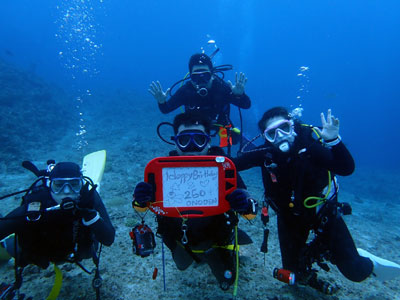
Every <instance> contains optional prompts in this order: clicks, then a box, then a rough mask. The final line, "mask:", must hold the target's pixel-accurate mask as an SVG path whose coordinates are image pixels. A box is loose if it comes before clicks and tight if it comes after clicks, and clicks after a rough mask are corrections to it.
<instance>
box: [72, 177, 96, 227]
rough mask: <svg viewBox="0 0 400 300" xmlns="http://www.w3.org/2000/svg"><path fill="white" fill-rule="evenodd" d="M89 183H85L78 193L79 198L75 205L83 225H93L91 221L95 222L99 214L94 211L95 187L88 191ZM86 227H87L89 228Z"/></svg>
mask: <svg viewBox="0 0 400 300" xmlns="http://www.w3.org/2000/svg"><path fill="white" fill-rule="evenodd" d="M89 186H90V185H89V182H86V183H85V185H84V186H83V187H82V189H81V191H80V198H79V200H78V202H77V204H76V208H77V210H78V213H79V215H80V216H81V217H82V219H83V221H84V222H83V224H84V225H87V224H89V225H91V224H93V223H94V222H93V223H92V221H97V220H98V218H99V217H98V216H99V213H98V212H97V210H95V209H94V194H93V193H94V191H95V190H96V186H93V187H91V189H89ZM89 225H87V226H89Z"/></svg>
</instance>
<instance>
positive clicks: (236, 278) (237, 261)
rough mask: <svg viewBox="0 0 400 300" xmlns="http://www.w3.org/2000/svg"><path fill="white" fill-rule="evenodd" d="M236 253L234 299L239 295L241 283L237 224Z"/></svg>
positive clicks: (236, 229) (236, 228)
mask: <svg viewBox="0 0 400 300" xmlns="http://www.w3.org/2000/svg"><path fill="white" fill-rule="evenodd" d="M235 246H236V247H235V254H236V276H235V282H234V284H233V293H232V295H233V299H235V298H236V296H237V289H238V283H239V239H238V227H237V225H236V226H235Z"/></svg>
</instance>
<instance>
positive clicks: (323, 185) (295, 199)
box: [233, 107, 400, 294]
mask: <svg viewBox="0 0 400 300" xmlns="http://www.w3.org/2000/svg"><path fill="white" fill-rule="evenodd" d="M321 121H322V128H318V127H312V126H310V125H305V124H301V123H300V121H299V120H297V119H294V118H293V117H292V116H291V115H290V114H289V113H288V111H287V110H286V109H285V108H283V107H274V108H272V109H270V110H268V111H266V112H265V113H264V115H263V117H262V119H261V120H260V121H259V122H258V127H259V129H260V131H261V134H262V136H263V137H264V139H265V143H264V145H261V146H259V147H258V148H257V149H254V150H250V151H248V152H244V153H243V154H242V155H241V156H240V157H238V158H237V159H233V161H234V163H235V165H236V168H237V170H238V171H242V170H247V169H249V168H252V167H256V166H258V167H261V169H262V179H263V185H264V189H265V192H264V193H265V203H264V207H263V211H264V209H266V210H267V209H268V206H269V205H270V206H271V207H272V209H273V210H274V211H275V212H276V214H277V224H278V236H279V243H280V249H281V257H282V269H278V268H277V269H275V270H274V277H276V278H278V279H279V280H281V281H284V282H286V283H289V284H295V283H300V284H304V285H309V286H311V287H313V288H316V289H317V290H319V291H322V292H324V293H326V294H332V293H333V292H335V290H336V286H335V285H332V284H329V283H328V282H325V281H323V280H320V279H319V278H317V274H316V270H315V269H313V268H312V265H313V263H315V262H316V263H317V264H318V265H319V266H320V267H321V268H322V269H324V270H325V271H328V270H329V266H328V265H327V264H326V262H327V261H330V262H331V263H332V264H334V265H336V266H337V267H338V269H339V271H340V272H341V273H342V274H343V275H344V276H345V277H346V278H347V279H349V280H351V281H355V282H360V281H363V280H364V279H366V278H368V277H369V276H370V275H372V274H374V275H375V276H376V277H377V278H378V279H382V280H386V279H388V278H391V277H393V276H395V275H400V266H399V265H397V264H395V263H393V262H390V261H387V260H384V259H381V258H378V257H376V256H373V255H372V254H370V253H368V252H367V251H365V250H362V249H358V251H357V249H356V246H355V244H354V241H353V239H352V237H351V234H350V232H349V230H348V228H347V226H346V224H345V222H344V220H343V218H342V215H347V214H350V213H351V207H350V205H349V204H348V203H340V202H338V200H337V191H338V185H337V180H336V177H335V175H340V176H347V175H350V174H352V173H353V171H354V160H353V158H352V156H351V154H350V153H349V151H348V150H347V148H346V147H345V145H344V144H343V142H342V141H341V137H340V135H339V120H338V119H337V118H335V117H334V116H333V115H332V114H331V110H328V114H327V119H325V116H324V114H323V113H322V114H321ZM264 225H265V224H264ZM310 232H313V233H314V239H313V240H312V241H311V242H309V243H307V239H308V236H309V234H310ZM264 252H265V251H264Z"/></svg>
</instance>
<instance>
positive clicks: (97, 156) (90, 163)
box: [82, 150, 107, 193]
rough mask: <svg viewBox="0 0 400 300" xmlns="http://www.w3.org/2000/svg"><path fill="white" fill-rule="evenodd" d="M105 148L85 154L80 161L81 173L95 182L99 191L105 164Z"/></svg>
mask: <svg viewBox="0 0 400 300" xmlns="http://www.w3.org/2000/svg"><path fill="white" fill-rule="evenodd" d="M106 156H107V155H106V150H100V151H96V152H92V153H90V154H87V155H85V157H84V158H83V162H82V174H83V175H84V176H87V177H89V178H90V179H92V180H93V183H94V184H97V192H99V193H100V182H101V179H102V178H103V173H104V168H105V166H106Z"/></svg>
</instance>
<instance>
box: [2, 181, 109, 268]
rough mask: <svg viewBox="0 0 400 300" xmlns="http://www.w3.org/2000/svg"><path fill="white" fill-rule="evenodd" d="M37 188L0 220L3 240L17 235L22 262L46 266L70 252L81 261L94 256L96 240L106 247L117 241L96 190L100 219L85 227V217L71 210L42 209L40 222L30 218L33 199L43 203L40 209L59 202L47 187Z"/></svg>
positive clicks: (60, 259)
mask: <svg viewBox="0 0 400 300" xmlns="http://www.w3.org/2000/svg"><path fill="white" fill-rule="evenodd" d="M35 189H36V190H35V191H33V192H31V193H30V194H28V195H27V196H25V200H24V204H23V205H21V206H19V207H18V208H16V209H14V210H13V211H12V212H10V213H9V214H8V215H7V216H6V217H5V218H4V219H3V220H0V239H3V238H5V237H7V236H8V235H10V234H12V233H15V234H16V236H17V238H18V249H17V250H18V251H17V253H18V254H19V255H18V264H19V265H21V266H25V265H27V264H35V265H37V266H39V267H42V268H47V266H48V265H49V263H50V262H55V263H58V262H64V261H66V260H67V258H68V257H69V256H70V255H71V254H74V255H75V258H74V259H75V260H77V261H79V260H82V259H84V258H91V257H92V254H93V250H95V247H96V246H97V242H100V243H102V244H104V245H107V246H110V245H111V244H112V243H113V242H114V237H115V230H114V227H113V226H112V224H111V221H110V218H109V216H108V214H107V211H106V209H105V207H104V204H103V202H102V200H101V199H100V196H99V194H98V193H97V192H96V191H94V193H89V194H88V195H90V196H91V197H93V209H95V210H96V211H97V212H98V213H99V215H100V219H99V220H98V221H96V222H95V223H93V224H92V225H89V226H84V225H83V223H82V217H81V216H80V215H79V214H77V213H76V212H74V210H72V209H70V210H53V211H47V212H42V213H41V214H40V218H39V219H38V220H37V221H28V220H27V217H26V215H27V207H28V205H30V204H31V203H32V202H40V203H41V210H44V209H46V208H48V207H53V206H55V205H57V203H56V202H55V201H54V200H53V199H52V198H51V196H50V191H49V189H48V188H47V187H44V186H42V187H40V188H38V189H37V188H35ZM35 214H36V213H35ZM31 219H32V220H33V219H36V215H31ZM74 232H75V234H74ZM75 248H76V249H75Z"/></svg>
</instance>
